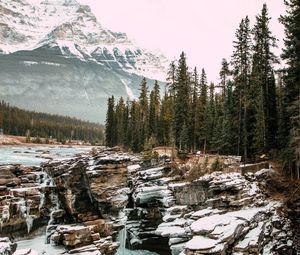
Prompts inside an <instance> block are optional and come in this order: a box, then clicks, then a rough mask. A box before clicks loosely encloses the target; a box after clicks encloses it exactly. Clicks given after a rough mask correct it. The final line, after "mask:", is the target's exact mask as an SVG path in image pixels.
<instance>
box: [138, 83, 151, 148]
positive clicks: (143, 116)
mask: <svg viewBox="0 0 300 255" xmlns="http://www.w3.org/2000/svg"><path fill="white" fill-rule="evenodd" d="M139 105H140V119H139V120H140V122H141V129H140V132H139V133H140V142H141V143H145V142H146V141H147V139H148V138H149V125H148V124H149V122H148V120H149V98H148V85H147V81H146V78H143V80H142V82H141V84H140V96H139ZM140 146H143V144H140Z"/></svg>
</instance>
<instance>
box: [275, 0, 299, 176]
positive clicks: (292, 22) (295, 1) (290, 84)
mask: <svg viewBox="0 0 300 255" xmlns="http://www.w3.org/2000/svg"><path fill="white" fill-rule="evenodd" d="M285 4H286V7H287V14H286V15H284V16H281V18H280V20H281V22H282V23H283V24H284V26H285V35H286V38H285V40H284V44H285V48H284V49H283V54H282V58H283V59H284V60H286V63H287V68H286V73H285V76H284V83H285V95H284V104H285V107H286V109H287V113H288V122H287V123H286V127H287V129H288V131H289V139H288V147H287V148H286V151H290V152H291V153H288V155H290V157H289V158H288V159H287V160H286V161H287V163H288V164H287V165H288V166H290V168H291V169H293V170H294V173H295V176H296V177H297V178H299V177H300V15H299V13H300V1H299V0H285ZM286 154H287V153H286Z"/></svg>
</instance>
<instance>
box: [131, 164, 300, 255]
mask: <svg viewBox="0 0 300 255" xmlns="http://www.w3.org/2000/svg"><path fill="white" fill-rule="evenodd" d="M271 171H272V170H271ZM133 172H134V175H133V176H135V177H133V181H132V182H133V183H134V189H133V195H132V197H133V201H134V206H133V207H134V208H132V209H127V215H128V223H127V229H128V233H129V236H130V237H129V240H130V241H129V244H128V245H129V246H131V247H141V246H143V245H145V244H147V242H148V241H149V239H150V240H151V239H156V240H164V241H166V240H167V241H168V246H169V247H170V251H169V252H167V251H166V250H159V249H153V247H152V250H155V251H158V252H159V253H160V254H174V255H177V254H181V255H183V254H187V255H194V254H220V255H222V254H224V255H225V254H235V255H238V254H282V255H283V254H295V253H294V252H295V247H294V244H293V233H292V231H291V230H292V228H291V221H290V220H289V219H287V218H286V217H284V216H282V215H280V214H279V213H278V212H279V210H278V209H279V208H280V207H281V203H280V202H277V201H272V200H271V199H270V198H267V194H265V192H263V190H262V189H261V188H260V186H261V184H264V183H263V182H264V181H263V178H262V177H263V176H264V175H265V174H267V173H268V174H270V173H269V172H270V171H269V170H267V169H265V170H262V171H258V172H257V173H256V174H253V173H247V174H244V175H242V174H241V173H222V172H214V173H211V174H207V175H204V176H203V177H201V178H199V179H197V180H194V181H192V182H179V181H178V178H177V177H176V176H174V177H167V176H168V175H167V174H166V172H168V168H166V167H161V168H151V169H143V168H138V167H136V168H135V170H134V171H133ZM264 185H265V184H264ZM155 225H157V227H155ZM158 242H159V241H158ZM158 242H157V245H156V247H159V245H158ZM161 245H163V244H161ZM150 248H151V247H150Z"/></svg>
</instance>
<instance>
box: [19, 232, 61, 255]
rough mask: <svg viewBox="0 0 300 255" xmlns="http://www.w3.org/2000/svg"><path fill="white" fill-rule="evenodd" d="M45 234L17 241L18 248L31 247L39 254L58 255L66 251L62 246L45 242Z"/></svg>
mask: <svg viewBox="0 0 300 255" xmlns="http://www.w3.org/2000/svg"><path fill="white" fill-rule="evenodd" d="M45 240H46V235H40V236H36V237H34V238H32V239H28V240H22V241H18V242H17V244H18V249H29V248H31V249H33V250H35V251H37V252H38V253H39V255H59V254H62V253H63V252H65V251H66V249H65V248H64V247H62V246H54V245H51V244H46V242H45Z"/></svg>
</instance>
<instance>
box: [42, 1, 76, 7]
mask: <svg viewBox="0 0 300 255" xmlns="http://www.w3.org/2000/svg"><path fill="white" fill-rule="evenodd" d="M41 4H48V5H64V6H74V5H77V6H78V5H79V3H78V2H77V1H76V0H44V1H42V2H41Z"/></svg>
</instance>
